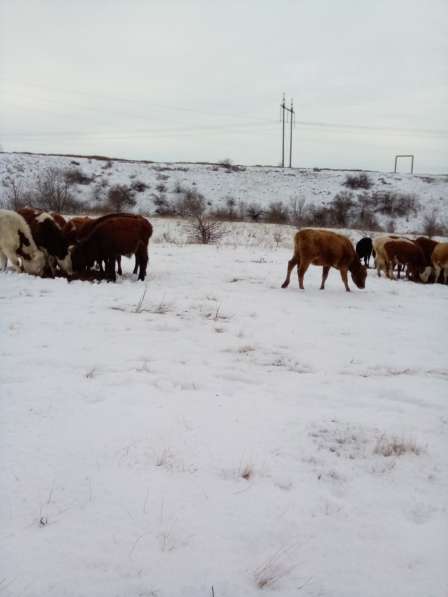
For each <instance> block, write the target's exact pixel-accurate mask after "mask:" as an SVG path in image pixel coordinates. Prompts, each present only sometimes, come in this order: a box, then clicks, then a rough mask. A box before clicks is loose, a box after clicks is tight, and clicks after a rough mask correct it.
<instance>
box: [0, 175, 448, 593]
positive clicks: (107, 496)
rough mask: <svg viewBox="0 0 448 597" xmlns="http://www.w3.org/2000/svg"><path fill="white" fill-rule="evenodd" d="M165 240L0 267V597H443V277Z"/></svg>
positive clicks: (447, 477) (446, 460)
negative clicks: (110, 252) (46, 271)
mask: <svg viewBox="0 0 448 597" xmlns="http://www.w3.org/2000/svg"><path fill="white" fill-rule="evenodd" d="M228 176H231V175H228ZM156 232H157V228H156ZM170 234H171V236H173V237H175V236H176V235H175V234H174V233H173V232H172V231H171V232H170V233H169V234H166V235H165V236H164V235H163V234H162V235H159V236H157V234H156V241H157V242H155V243H153V244H152V245H151V247H150V266H149V268H150V269H149V271H150V276H149V279H148V280H147V284H144V283H141V282H136V281H135V280H134V279H133V277H132V275H131V274H130V273H127V274H126V275H125V277H124V278H123V279H122V280H120V281H119V282H117V283H116V284H107V283H101V284H90V283H85V282H84V283H83V282H72V283H70V284H68V283H67V282H66V281H65V280H62V279H56V280H48V279H39V278H34V277H30V276H26V275H24V274H22V275H18V274H15V273H13V272H11V271H8V272H6V273H2V274H0V301H1V303H0V304H1V318H0V323H1V334H2V336H1V337H2V342H1V348H0V350H1V354H0V369H1V385H2V390H1V403H0V404H1V427H2V428H1V434H0V435H1V448H0V474H1V483H0V504H1V507H0V511H1V532H0V537H1V539H0V541H1V553H2V558H1V560H0V594H1V595H6V596H10V597H11V596H14V597H19V596H20V597H43V596H45V597H46V596H52V597H63V596H66V597H87V596H89V597H90V596H95V597H115V596H116V597H137V596H139V597H150V596H151V597H201V596H204V597H210V596H212V595H214V596H216V597H243V596H244V597H250V596H255V595H260V594H263V593H268V594H277V595H282V596H285V597H288V596H293V595H294V596H296V595H304V596H309V597H311V596H313V597H317V596H319V597H361V596H362V597H380V596H381V597H444V596H445V595H446V594H447V591H448V572H447V567H446V558H447V554H448V523H447V505H446V496H447V491H448V450H447V447H448V446H447V431H448V411H447V400H446V398H447V395H448V366H447V360H446V354H447V351H446V346H447V345H446V329H447V324H448V292H447V287H445V286H441V285H422V284H413V283H410V282H405V281H400V282H396V281H389V280H385V279H384V278H381V279H378V278H377V277H376V274H375V275H373V274H372V272H370V275H369V277H368V280H367V286H366V289H365V290H363V291H361V290H357V289H356V288H355V287H354V285H353V284H351V287H352V292H351V293H346V292H345V290H344V288H343V285H342V282H341V280H340V276H339V274H338V272H336V271H334V270H332V271H331V272H330V276H329V279H328V282H327V288H326V290H325V291H323V292H322V291H319V290H318V288H319V282H320V268H313V267H312V268H310V269H309V270H308V273H307V275H306V277H305V288H306V290H305V291H304V292H300V291H299V290H298V287H297V278H296V277H295V279H294V280H293V283H292V284H291V286H290V287H289V288H288V289H286V290H281V289H280V284H281V282H282V281H283V279H284V275H285V271H286V262H287V260H288V259H289V258H290V255H291V249H290V248H287V246H288V244H290V242H291V239H290V238H289V239H288V242H286V240H285V243H286V244H284V243H283V241H282V242H280V241H279V242H273V241H272V239H271V240H270V242H269V243H268V242H267V243H266V245H263V244H258V245H257V244H253V245H251V243H250V242H249V241H250V238H251V237H248V242H246V243H242V244H240V245H238V244H237V243H235V244H234V245H233V246H232V244H230V243H228V244H226V245H222V246H219V247H213V246H193V245H182V244H180V245H176V244H173V242H172V240H173V239H170ZM274 240H275V239H274ZM277 245H278V246H277ZM126 265H127V271H128V272H130V271H131V269H132V265H133V263H131V262H130V261H126Z"/></svg>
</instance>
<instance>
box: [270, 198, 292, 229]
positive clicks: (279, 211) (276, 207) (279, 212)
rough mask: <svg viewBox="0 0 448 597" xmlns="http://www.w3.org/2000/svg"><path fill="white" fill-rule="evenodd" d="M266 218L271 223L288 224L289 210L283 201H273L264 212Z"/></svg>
mask: <svg viewBox="0 0 448 597" xmlns="http://www.w3.org/2000/svg"><path fill="white" fill-rule="evenodd" d="M264 220H265V221H266V222H269V223H271V224H287V223H288V222H289V211H288V208H287V206H286V205H284V203H283V202H282V201H271V203H270V204H269V206H268V208H267V210H266V211H265V213H264Z"/></svg>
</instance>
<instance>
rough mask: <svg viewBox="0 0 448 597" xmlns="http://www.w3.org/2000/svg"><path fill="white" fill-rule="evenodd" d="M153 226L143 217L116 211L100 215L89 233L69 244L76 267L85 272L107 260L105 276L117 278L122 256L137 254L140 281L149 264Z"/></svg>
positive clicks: (75, 268)
mask: <svg viewBox="0 0 448 597" xmlns="http://www.w3.org/2000/svg"><path fill="white" fill-rule="evenodd" d="M151 235H152V225H151V224H150V222H149V221H148V220H147V219H146V218H144V217H142V216H134V215H123V214H116V215H113V216H111V215H110V216H105V217H103V218H98V220H97V221H96V223H95V225H94V226H92V228H91V230H90V232H89V234H88V235H87V236H85V237H83V238H82V239H81V240H79V242H78V243H77V244H75V245H74V246H73V247H70V252H71V257H72V263H73V269H74V270H75V271H76V272H85V271H86V270H87V269H88V268H90V267H92V265H93V264H94V262H105V264H106V272H105V273H106V278H107V279H108V280H112V281H115V280H116V274H115V263H116V261H117V259H118V258H119V257H120V256H121V255H126V256H130V255H135V258H136V268H137V269H139V275H138V279H139V280H144V279H145V276H146V267H147V264H148V242H149V239H150V238H151Z"/></svg>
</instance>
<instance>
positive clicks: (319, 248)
mask: <svg viewBox="0 0 448 597" xmlns="http://www.w3.org/2000/svg"><path fill="white" fill-rule="evenodd" d="M311 264H312V265H321V266H322V283H321V286H320V289H321V290H324V288H325V281H326V279H327V277H328V272H329V271H330V267H334V268H336V269H338V270H339V271H340V273H341V278H342V282H343V283H344V286H345V289H346V290H347V292H350V288H349V286H348V280H347V273H348V272H349V271H350V274H351V277H352V280H353V282H354V283H355V284H356V286H357V287H358V288H365V281H366V277H367V270H366V268H365V267H364V266H363V265H361V262H360V260H359V257H358V256H357V254H356V251H355V249H354V247H353V244H352V242H351V241H350V239H348V238H347V237H346V236H343V235H342V234H336V233H335V232H330V231H329V230H315V229H312V228H304V229H302V230H299V231H298V232H296V234H295V236H294V254H293V256H292V258H291V259H290V260H289V261H288V271H287V274H286V279H285V281H284V282H283V284H282V288H286V287H287V286H288V285H289V282H290V278H291V272H292V270H293V269H294V267H295V266H296V265H297V271H298V276H299V287H300V288H301V289H302V290H303V278H304V276H305V272H306V270H307V269H308V267H309V266H310V265H311Z"/></svg>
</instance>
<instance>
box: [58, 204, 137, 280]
mask: <svg viewBox="0 0 448 597" xmlns="http://www.w3.org/2000/svg"><path fill="white" fill-rule="evenodd" d="M117 216H119V217H122V218H139V217H141V216H136V215H135V214H129V213H110V214H106V215H104V216H100V217H99V218H91V217H89V216H77V217H74V218H72V219H71V220H69V221H68V222H67V224H66V226H65V228H64V234H65V236H66V238H67V241H68V242H69V244H75V243H76V242H78V241H80V240H82V239H83V238H86V237H87V236H88V235H89V234H90V233H91V232H92V230H93V229H94V228H95V227H96V226H98V225H99V224H101V223H102V222H104V221H106V220H110V219H111V218H116V217H117ZM98 267H99V270H100V272H101V273H102V272H103V264H102V263H101V262H99V263H98ZM137 271H138V260H137V257H136V258H135V267H134V274H136V273H137ZM117 273H118V274H119V275H120V276H121V275H122V273H123V272H122V270H121V257H120V256H119V257H117Z"/></svg>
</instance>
